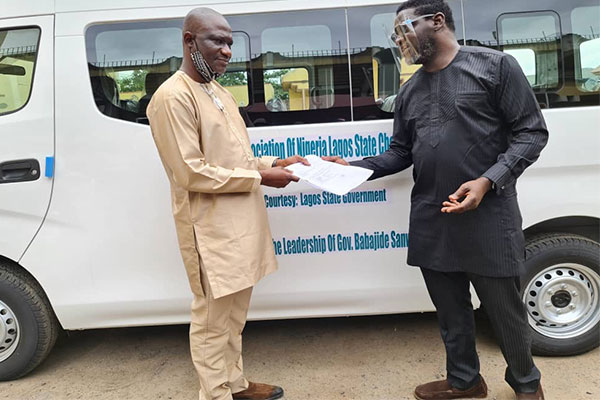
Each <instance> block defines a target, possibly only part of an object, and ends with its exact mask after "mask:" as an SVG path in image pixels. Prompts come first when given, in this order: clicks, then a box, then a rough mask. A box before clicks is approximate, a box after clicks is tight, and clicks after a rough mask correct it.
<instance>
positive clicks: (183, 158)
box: [148, 95, 295, 193]
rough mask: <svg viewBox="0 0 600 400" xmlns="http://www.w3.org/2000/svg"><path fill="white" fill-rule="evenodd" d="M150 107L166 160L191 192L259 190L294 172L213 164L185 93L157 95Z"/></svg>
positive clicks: (288, 178) (278, 183) (152, 124)
mask: <svg viewBox="0 0 600 400" xmlns="http://www.w3.org/2000/svg"><path fill="white" fill-rule="evenodd" d="M156 100H157V102H156V103H154V104H153V105H152V107H151V109H150V110H149V113H148V116H149V120H150V127H151V129H152V134H153V136H154V141H155V142H156V147H157V148H158V152H159V154H160V157H161V159H162V160H163V163H164V164H165V165H166V167H167V169H168V170H170V172H171V175H172V177H173V180H174V181H175V183H176V184H177V185H179V186H181V187H182V188H184V189H186V190H188V191H191V192H202V193H239V192H251V191H254V190H257V189H258V187H259V186H260V185H261V183H262V184H266V185H270V186H276V187H282V186H285V185H287V183H289V182H290V181H292V180H295V179H294V178H295V177H294V176H293V174H291V173H290V172H289V171H286V170H284V169H282V168H279V169H274V170H265V171H260V172H259V171H255V170H250V169H244V168H234V169H229V168H223V167H220V166H218V165H211V164H208V163H207V162H206V158H205V156H204V154H203V153H202V151H201V149H200V138H199V135H198V127H197V118H198V117H196V116H195V115H194V114H195V113H194V110H193V109H192V107H191V105H190V104H189V103H188V102H187V101H185V99H184V98H183V97H182V96H177V95H170V96H165V97H164V98H162V99H160V98H159V99H156Z"/></svg>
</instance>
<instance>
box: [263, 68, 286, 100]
mask: <svg viewBox="0 0 600 400" xmlns="http://www.w3.org/2000/svg"><path fill="white" fill-rule="evenodd" d="M288 72H290V70H289V69H272V70H267V71H265V73H264V75H263V76H264V80H265V83H270V84H271V85H272V86H273V89H274V91H275V98H276V99H281V100H288V101H289V99H290V95H289V93H288V92H287V91H285V90H283V87H282V86H281V77H282V76H283V75H285V74H287V73H288Z"/></svg>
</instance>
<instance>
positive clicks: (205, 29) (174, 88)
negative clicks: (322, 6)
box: [148, 8, 306, 400]
mask: <svg viewBox="0 0 600 400" xmlns="http://www.w3.org/2000/svg"><path fill="white" fill-rule="evenodd" d="M231 44H232V36H231V28H230V27H229V24H228V23H227V21H226V20H225V19H224V18H223V17H222V16H221V15H220V14H218V13H216V12H214V11H212V10H210V9H205V8H201V9H195V10H192V11H191V12H190V13H189V14H188V15H187V16H186V18H185V21H184V29H183V48H184V55H183V63H182V66H181V69H180V70H179V71H177V72H176V73H175V74H174V75H173V76H171V77H170V78H169V79H168V80H167V81H165V82H164V83H163V84H162V85H161V87H160V88H159V89H158V90H157V92H156V93H155V94H154V96H153V97H152V100H151V102H150V104H149V106H148V118H149V120H150V126H151V129H152V135H153V137H154V141H155V143H156V147H157V148H158V152H159V154H160V158H161V160H162V162H163V165H164V167H165V170H166V173H167V175H168V178H169V181H170V184H171V199H172V207H173V215H174V218H175V224H176V227H177V236H178V239H179V245H180V248H181V254H182V257H183V261H184V264H185V268H186V270H187V274H188V277H189V281H190V286H191V289H192V292H193V295H194V300H193V303H192V322H191V326H190V347H191V354H192V359H193V362H194V366H195V367H196V370H197V372H198V375H199V377H200V387H201V388H200V400H222V399H261V400H265V399H278V398H280V397H282V396H283V390H282V389H281V388H279V387H277V386H271V385H266V384H258V383H253V382H248V380H246V378H245V377H244V374H243V366H242V357H241V348H242V335H241V334H242V330H243V328H244V325H245V323H246V314H247V310H248V305H249V302H250V295H251V292H252V287H253V286H254V285H255V284H256V283H257V282H258V281H259V280H260V279H261V278H262V277H263V276H265V275H267V274H269V273H271V272H273V271H275V270H276V269H277V262H276V260H275V254H274V250H273V243H272V238H271V231H270V229H269V223H268V219H267V213H266V208H265V203H264V197H263V194H262V191H261V188H260V185H261V184H262V185H268V186H273V187H283V186H285V185H287V184H288V183H289V182H290V181H297V178H296V177H294V176H293V175H292V174H291V173H290V172H289V171H287V170H285V169H284V168H282V167H284V166H287V165H289V164H291V163H293V162H298V161H301V162H304V163H306V160H304V159H302V158H301V157H291V158H288V159H285V160H279V159H277V158H276V157H261V158H256V157H254V155H253V153H252V150H251V148H250V141H249V138H248V133H247V131H246V127H245V124H244V121H243V119H242V117H241V116H240V114H239V111H238V108H237V104H236V101H235V99H234V98H233V96H232V95H231V94H230V93H229V92H228V91H227V90H225V89H224V88H223V87H221V85H219V84H218V83H217V82H216V81H215V80H214V78H215V77H216V76H218V75H219V74H222V73H223V72H224V71H225V68H226V66H227V62H228V61H229V59H230V58H231Z"/></svg>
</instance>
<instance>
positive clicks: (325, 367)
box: [0, 313, 600, 400]
mask: <svg viewBox="0 0 600 400" xmlns="http://www.w3.org/2000/svg"><path fill="white" fill-rule="evenodd" d="M187 329H188V327H187V326H184V325H180V326H166V327H151V328H126V329H125V328H124V329H109V330H91V331H82V332H71V333H70V334H69V335H68V336H64V337H61V338H60V339H59V341H58V343H57V345H56V347H55V348H54V350H53V351H52V353H51V354H50V357H49V358H48V359H47V360H46V361H45V362H44V363H43V364H42V365H41V366H40V367H39V368H38V369H36V370H35V371H34V372H33V373H31V374H30V375H29V376H27V377H25V378H22V379H20V380H18V381H12V382H4V383H0V399H19V400H21V399H23V400H29V399H35V400H46V399H115V400H116V399H118V400H123V399H175V400H178V399H197V398H198V392H197V390H198V383H197V380H196V376H195V372H194V370H193V368H192V364H191V361H190V357H189V353H188V337H187ZM478 351H479V353H480V358H481V367H482V368H481V370H482V374H483V376H484V377H485V378H486V381H487V383H488V386H489V389H490V393H489V396H488V399H514V394H513V392H512V390H511V389H510V387H509V386H508V385H507V384H506V383H505V382H504V379H503V376H504V367H505V365H504V360H503V358H502V354H501V353H500V350H499V349H498V347H497V346H496V344H495V342H494V338H493V334H492V332H491V330H490V328H489V326H488V325H487V322H486V321H485V319H482V318H479V321H478ZM535 361H536V363H537V365H538V367H539V368H540V370H541V371H542V382H543V386H544V391H545V392H546V398H547V399H556V400H593V399H594V400H595V399H600V372H599V368H600V349H596V350H594V351H592V352H589V353H587V354H584V355H581V356H576V357H536V359H535ZM444 362H445V357H444V351H443V346H442V342H441V339H440V337H439V333H438V329H437V325H436V321H435V315H434V314H431V313H430V314H411V315H392V316H376V317H353V318H329V319H310V320H292V321H262V322H250V323H248V326H247V327H246V331H245V335H244V364H245V370H246V373H247V376H248V377H249V378H250V379H251V380H254V381H259V382H269V383H275V384H278V385H280V386H282V387H283V388H284V389H285V392H286V397H285V399H287V400H300V399H302V400H304V399H314V400H338V399H339V400H348V399H356V400H388V399H389V400H392V399H412V398H413V397H412V391H413V388H414V387H415V386H416V385H417V384H420V383H423V382H426V381H430V380H434V379H441V378H443V377H444V373H445V368H444Z"/></svg>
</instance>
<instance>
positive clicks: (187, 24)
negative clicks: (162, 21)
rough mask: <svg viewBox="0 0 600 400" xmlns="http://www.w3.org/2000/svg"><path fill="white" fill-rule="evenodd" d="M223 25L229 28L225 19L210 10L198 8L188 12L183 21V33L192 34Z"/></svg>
mask: <svg viewBox="0 0 600 400" xmlns="http://www.w3.org/2000/svg"><path fill="white" fill-rule="evenodd" d="M221 24H225V25H227V26H229V24H228V23H227V20H226V19H225V17H223V16H222V15H221V14H219V13H218V12H216V11H215V10H213V9H212V8H206V7H199V8H194V9H193V10H192V11H190V12H189V13H188V14H187V15H186V16H185V18H184V20H183V31H184V32H185V31H188V32H192V33H196V32H199V31H201V30H203V29H210V28H211V27H212V26H215V25H217V26H218V25H221Z"/></svg>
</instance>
